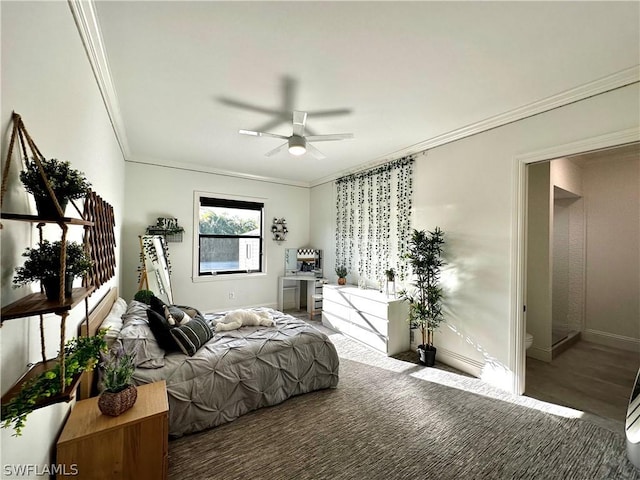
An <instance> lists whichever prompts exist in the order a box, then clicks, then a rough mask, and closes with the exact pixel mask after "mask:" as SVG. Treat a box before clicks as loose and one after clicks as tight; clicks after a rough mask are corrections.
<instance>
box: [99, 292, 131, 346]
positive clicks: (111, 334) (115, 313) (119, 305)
mask: <svg viewBox="0 0 640 480" xmlns="http://www.w3.org/2000/svg"><path fill="white" fill-rule="evenodd" d="M126 310H127V302H126V300H125V299H124V298H118V299H117V300H116V301H115V302H114V303H113V305H112V306H111V310H110V311H109V315H107V317H106V318H105V319H104V320H103V322H102V325H100V328H106V329H107V333H106V334H105V336H104V339H105V341H106V342H107V346H108V347H111V345H113V342H115V340H116V338H117V337H118V334H119V333H120V330H122V325H123V321H122V314H123V313H124V312H125V311H126Z"/></svg>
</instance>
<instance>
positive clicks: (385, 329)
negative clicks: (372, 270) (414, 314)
mask: <svg viewBox="0 0 640 480" xmlns="http://www.w3.org/2000/svg"><path fill="white" fill-rule="evenodd" d="M322 297H323V304H322V323H323V324H324V325H325V326H327V327H329V328H332V329H334V330H337V331H339V332H342V333H344V334H345V335H349V336H350V337H352V338H355V339H356V340H358V341H360V342H362V343H365V344H367V345H369V346H371V347H373V348H375V349H376V350H379V351H380V352H383V353H385V354H386V355H395V354H396V353H400V352H404V351H407V350H409V322H408V321H407V318H408V317H409V307H408V304H407V302H405V301H403V300H399V299H395V298H393V297H387V296H386V295H385V294H384V293H380V292H378V291H377V290H363V289H361V288H357V287H354V286H348V285H345V286H342V287H341V286H338V285H324V286H323V288H322Z"/></svg>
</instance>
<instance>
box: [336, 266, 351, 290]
mask: <svg viewBox="0 0 640 480" xmlns="http://www.w3.org/2000/svg"><path fill="white" fill-rule="evenodd" d="M348 273H349V271H348V270H347V267H345V266H344V265H338V266H337V267H336V275H338V285H346V283H347V275H348Z"/></svg>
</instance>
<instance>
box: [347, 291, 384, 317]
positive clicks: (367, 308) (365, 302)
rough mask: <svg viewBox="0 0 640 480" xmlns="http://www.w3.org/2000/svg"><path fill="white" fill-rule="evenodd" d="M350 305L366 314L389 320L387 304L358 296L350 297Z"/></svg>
mask: <svg viewBox="0 0 640 480" xmlns="http://www.w3.org/2000/svg"><path fill="white" fill-rule="evenodd" d="M349 303H350V304H351V307H352V308H354V309H356V310H358V311H360V312H365V313H368V314H369V315H373V316H374V317H378V318H387V315H388V310H389V304H388V303H386V302H385V303H382V302H375V301H372V300H369V299H368V298H364V297H360V296H358V295H349Z"/></svg>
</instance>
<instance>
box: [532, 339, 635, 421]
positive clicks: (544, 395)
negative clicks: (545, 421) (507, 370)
mask: <svg viewBox="0 0 640 480" xmlns="http://www.w3.org/2000/svg"><path fill="white" fill-rule="evenodd" d="M638 367H640V352H630V351H626V350H618V349H615V348H611V347H607V346H604V345H599V344H596V343H590V342H585V341H579V342H578V343H576V344H575V345H573V346H572V347H570V348H569V349H568V350H566V351H565V352H563V353H562V354H560V355H559V356H557V357H556V358H554V359H553V361H552V362H551V363H546V362H542V361H540V360H536V359H533V358H528V357H527V377H526V386H525V395H527V396H529V397H532V398H536V399H538V400H542V401H545V402H549V403H555V404H558V405H563V406H565V407H570V408H574V409H576V410H581V411H583V412H587V413H590V414H594V415H597V416H599V417H604V418H605V419H608V420H613V421H614V422H615V423H616V424H620V425H622V424H623V422H624V420H625V418H626V412H627V406H628V403H629V395H630V394H631V389H632V388H633V382H634V380H635V378H636V374H637V373H638Z"/></svg>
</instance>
